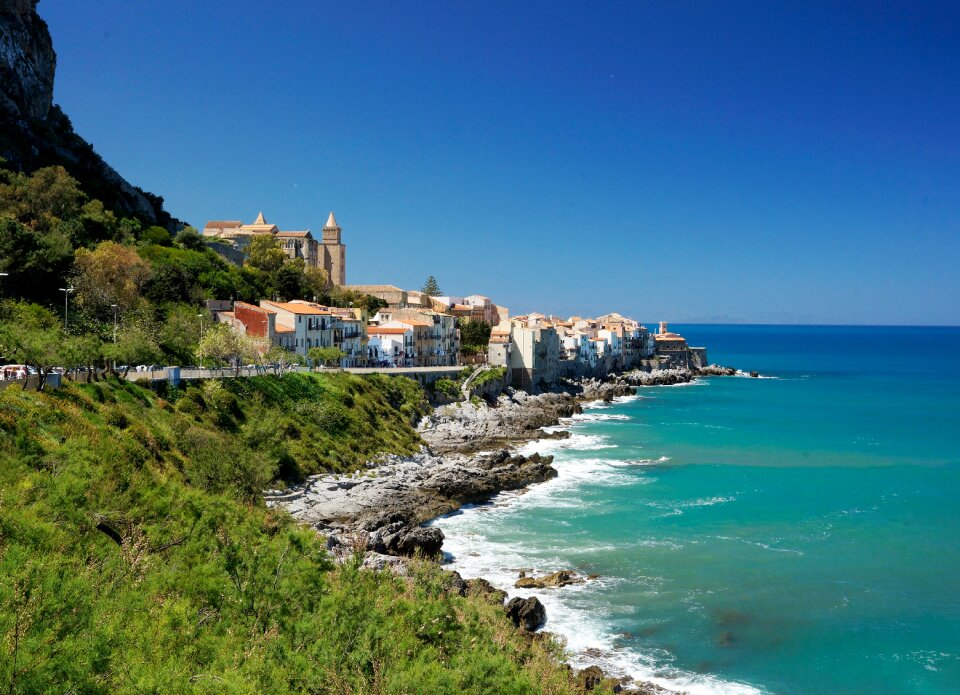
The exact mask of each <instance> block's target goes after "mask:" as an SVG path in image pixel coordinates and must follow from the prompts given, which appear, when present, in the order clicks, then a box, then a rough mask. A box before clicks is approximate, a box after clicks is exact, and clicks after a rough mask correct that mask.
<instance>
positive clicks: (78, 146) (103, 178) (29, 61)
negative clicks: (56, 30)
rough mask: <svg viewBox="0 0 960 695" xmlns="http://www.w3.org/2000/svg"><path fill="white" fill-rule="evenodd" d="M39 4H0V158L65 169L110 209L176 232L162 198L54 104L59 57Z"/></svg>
mask: <svg viewBox="0 0 960 695" xmlns="http://www.w3.org/2000/svg"><path fill="white" fill-rule="evenodd" d="M37 1H38V0H0V157H3V158H4V159H6V160H8V161H9V162H10V164H11V165H12V168H14V169H15V170H20V171H24V172H27V173H29V172H32V171H34V170H36V169H38V168H40V167H45V166H52V165H57V164H59V165H62V166H63V167H64V168H66V170H67V171H68V172H70V174H71V175H72V176H73V177H74V178H76V179H77V180H78V181H79V182H80V185H81V187H82V188H83V190H84V192H85V193H86V194H87V195H88V196H89V197H91V198H96V199H98V200H100V201H101V202H103V204H104V205H105V206H106V207H107V208H108V209H111V210H114V211H116V212H118V213H123V214H127V215H135V216H137V217H139V218H140V219H141V221H143V222H145V223H148V224H157V225H160V226H163V227H166V228H168V229H170V230H171V231H172V230H173V229H174V228H176V227H178V226H180V225H179V224H178V221H177V220H174V219H173V218H172V217H171V216H170V214H169V213H167V212H166V211H165V210H164V209H163V198H161V197H159V196H155V195H152V194H150V193H147V192H145V191H143V190H142V189H140V188H138V187H136V186H133V185H131V184H130V183H129V182H127V181H126V180H125V179H124V178H123V177H122V176H120V174H118V173H117V172H116V170H114V169H113V167H111V166H110V165H109V164H107V163H106V162H105V161H104V160H103V159H102V158H101V157H100V155H98V154H97V153H96V152H95V151H94V149H93V147H92V146H91V145H90V144H89V143H88V142H86V141H85V140H84V139H83V138H82V137H80V136H79V135H77V134H76V133H75V132H74V130H73V125H72V124H71V123H70V119H69V118H67V116H66V114H64V113H63V111H62V110H61V109H60V108H59V107H58V106H56V105H54V103H53V96H54V77H55V74H56V66H57V56H56V53H55V51H54V49H53V41H52V40H51V38H50V32H49V30H48V29H47V24H46V22H44V21H43V19H42V18H41V17H40V16H39V15H38V14H37V11H36V8H37Z"/></svg>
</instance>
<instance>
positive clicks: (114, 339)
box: [110, 304, 119, 343]
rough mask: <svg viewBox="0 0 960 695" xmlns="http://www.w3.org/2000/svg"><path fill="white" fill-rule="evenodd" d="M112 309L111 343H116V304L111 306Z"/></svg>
mask: <svg viewBox="0 0 960 695" xmlns="http://www.w3.org/2000/svg"><path fill="white" fill-rule="evenodd" d="M110 306H112V307H113V342H114V343H116V342H117V311H119V309H118V307H117V305H116V304H111V305H110Z"/></svg>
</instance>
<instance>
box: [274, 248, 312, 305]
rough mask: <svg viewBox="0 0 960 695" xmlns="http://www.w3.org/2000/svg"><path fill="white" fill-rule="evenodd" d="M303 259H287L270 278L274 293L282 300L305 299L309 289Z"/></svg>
mask: <svg viewBox="0 0 960 695" xmlns="http://www.w3.org/2000/svg"><path fill="white" fill-rule="evenodd" d="M306 279H307V278H306V275H305V273H304V263H303V259H302V258H293V259H287V260H285V261H284V262H283V264H282V265H281V266H280V267H279V268H277V269H276V270H275V271H274V272H273V273H272V274H271V276H270V284H271V285H272V287H273V293H274V294H275V295H277V296H278V297H280V298H281V299H286V300H290V299H303V298H305V297H309V296H311V295H308V294H307V291H308V288H307V286H306V285H307V283H306Z"/></svg>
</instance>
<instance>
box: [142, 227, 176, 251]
mask: <svg viewBox="0 0 960 695" xmlns="http://www.w3.org/2000/svg"><path fill="white" fill-rule="evenodd" d="M140 241H142V242H144V243H145V244H156V245H157V246H170V232H168V231H167V230H166V229H164V228H163V227H158V226H156V225H154V226H152V227H147V228H146V229H144V230H143V231H142V232H141V233H140Z"/></svg>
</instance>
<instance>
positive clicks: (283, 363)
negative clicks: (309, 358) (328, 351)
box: [261, 345, 303, 376]
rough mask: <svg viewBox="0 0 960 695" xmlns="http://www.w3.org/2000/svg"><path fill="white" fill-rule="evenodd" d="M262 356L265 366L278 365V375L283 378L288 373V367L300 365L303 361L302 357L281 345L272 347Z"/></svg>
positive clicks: (276, 367)
mask: <svg viewBox="0 0 960 695" xmlns="http://www.w3.org/2000/svg"><path fill="white" fill-rule="evenodd" d="M261 354H262V360H263V364H273V365H276V366H275V369H276V373H277V374H278V375H279V376H283V374H284V373H285V372H286V371H287V366H289V365H291V364H300V363H301V362H302V361H303V358H302V357H300V355H298V354H297V353H295V352H290V351H289V350H284V349H283V348H282V347H280V346H279V345H271V346H270V347H269V348H267V350H266V351H264V352H263V353H261Z"/></svg>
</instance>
